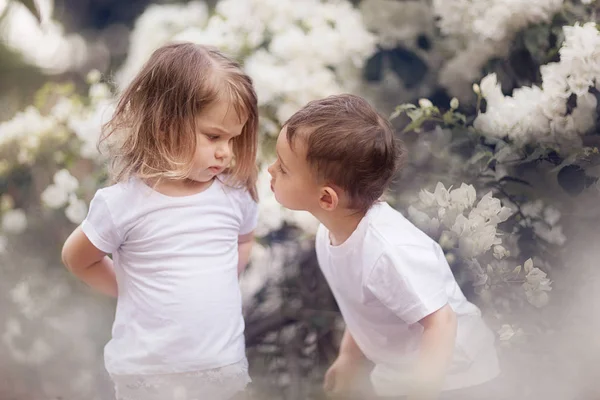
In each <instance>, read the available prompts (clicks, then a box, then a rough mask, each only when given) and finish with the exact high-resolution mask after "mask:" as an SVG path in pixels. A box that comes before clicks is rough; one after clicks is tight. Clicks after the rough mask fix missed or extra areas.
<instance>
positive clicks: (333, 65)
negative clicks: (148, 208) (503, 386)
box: [0, 0, 600, 398]
mask: <svg viewBox="0 0 600 400" xmlns="http://www.w3.org/2000/svg"><path fill="white" fill-rule="evenodd" d="M590 3H592V2H591V1H568V0H536V1H533V2H531V1H528V2H526V1H523V0H511V1H499V0H487V1H479V2H472V1H466V0H454V1H437V0H434V1H433V2H432V4H429V3H428V2H423V1H418V0H409V1H403V2H398V1H394V0H363V1H361V2H360V4H359V6H358V8H355V7H354V6H353V5H352V4H351V2H349V1H345V0H344V1H342V0H339V1H326V0H307V1H305V2H304V3H303V7H299V6H298V5H297V4H296V2H293V1H292V0H262V1H259V0H221V1H219V2H218V3H217V4H216V7H215V8H214V10H209V8H208V6H207V5H206V4H205V3H204V2H200V1H192V2H188V3H185V4H179V3H174V4H161V5H152V6H150V7H148V9H147V10H146V11H145V12H144V13H143V14H142V15H141V16H139V18H138V19H137V22H136V24H135V27H134V29H133V31H132V33H131V37H130V49H129V53H128V56H127V59H126V60H125V62H124V63H123V65H122V66H121V67H120V69H119V70H118V71H117V72H116V74H115V83H116V88H114V87H113V86H112V85H111V84H108V83H107V82H106V81H103V77H102V76H101V74H100V73H98V72H92V73H90V75H89V76H88V84H87V86H85V87H86V89H85V90H84V93H80V92H79V91H77V90H76V89H75V87H74V86H72V85H57V84H48V85H46V86H45V87H44V88H42V89H41V90H40V91H39V93H38V94H37V96H36V101H35V104H33V105H31V106H29V107H26V108H25V109H24V110H23V111H21V112H20V113H17V114H16V115H15V116H14V117H13V118H12V119H11V120H9V121H5V122H3V123H1V124H0V196H1V197H0V218H1V219H0V221H1V222H0V253H1V252H2V250H6V249H8V248H9V246H10V244H11V242H12V241H13V240H14V238H16V237H17V235H19V234H21V233H27V232H30V231H35V229H36V228H37V227H38V226H39V225H38V224H39V222H36V220H37V219H41V220H42V221H43V222H44V223H46V224H48V223H50V224H51V225H52V226H55V224H56V226H67V227H68V229H67V230H70V229H72V227H73V226H74V225H75V224H78V223H80V222H81V221H82V219H83V218H84V217H85V215H86V212H87V206H86V204H87V201H89V199H90V198H91V196H92V194H93V193H94V192H95V191H96V190H97V188H98V187H100V186H102V185H104V184H105V180H106V176H105V171H104V169H103V168H102V164H103V160H102V158H101V156H100V155H99V154H98V152H97V149H96V143H97V140H98V137H99V134H100V127H101V125H102V122H103V121H106V120H108V118H110V116H111V113H112V110H113V106H114V100H115V93H116V92H118V90H119V89H120V88H123V87H124V86H125V85H126V84H127V83H128V82H129V81H130V79H131V78H132V77H133V75H135V73H136V71H137V70H138V69H139V68H140V66H141V65H142V64H143V63H144V62H145V61H146V59H147V58H148V57H149V56H150V54H151V53H152V51H153V50H154V49H156V48H157V47H159V46H160V45H162V44H164V43H166V42H167V41H170V40H190V41H194V42H198V43H204V44H212V45H215V46H217V47H219V48H221V49H222V50H224V51H225V52H227V53H229V54H230V55H231V56H232V57H234V58H236V59H238V60H239V61H240V62H241V63H242V65H243V67H244V68H245V70H246V71H247V72H248V73H249V74H250V75H251V77H252V78H253V80H254V82H255V85H256V89H257V92H258V98H259V101H260V117H261V144H262V147H261V151H260V157H259V163H260V166H261V171H260V175H259V185H258V186H259V195H260V198H261V202H260V213H261V216H260V225H259V227H258V230H257V233H258V236H259V242H260V243H259V244H258V245H257V246H256V247H255V252H254V254H253V258H252V266H251V268H250V269H249V270H248V271H247V273H246V275H245V277H244V279H243V281H242V287H243V289H244V296H245V304H246V307H247V309H246V310H245V312H246V316H247V321H248V329H247V335H248V338H247V342H248V343H249V346H250V347H251V350H250V351H251V352H252V354H253V355H254V356H257V357H262V358H263V359H264V360H266V361H265V363H264V365H263V367H264V368H263V370H262V372H264V373H265V374H266V373H269V374H270V373H272V372H276V373H277V374H278V375H273V376H275V378H273V380H274V382H271V383H272V384H273V385H275V386H279V387H286V388H290V387H293V388H294V390H295V391H297V392H298V393H303V394H302V395H300V394H298V396H300V397H298V398H310V396H311V395H310V394H309V393H307V392H306V391H303V390H304V389H301V386H302V385H301V384H300V383H299V381H298V374H299V373H300V372H298V371H303V372H302V373H303V374H309V375H310V374H312V375H314V377H313V378H314V380H315V381H316V380H318V379H320V378H321V377H322V374H321V372H322V371H318V368H315V366H316V365H327V364H328V363H329V361H330V358H331V357H332V354H329V353H328V351H327V348H328V347H327V346H330V345H331V346H335V343H337V341H338V339H339V336H338V334H339V332H340V331H341V328H342V326H341V325H340V324H339V321H340V319H339V317H338V314H337V313H336V312H335V303H334V301H333V299H332V297H331V294H330V293H329V292H328V290H327V287H326V285H325V283H324V280H323V277H322V276H321V275H320V273H319V271H318V269H317V268H316V260H315V259H314V251H313V248H312V244H311V240H312V235H313V233H314V231H315V228H316V226H317V224H316V221H315V219H314V218H312V217H311V216H310V215H309V214H307V213H299V212H291V211H289V210H284V209H282V208H281V207H280V206H279V205H278V204H277V202H276V201H275V199H274V197H273V195H272V193H271V191H270V189H269V175H268V172H267V171H266V166H267V164H268V163H269V161H270V159H271V158H272V157H273V145H274V136H275V135H276V134H277V132H278V131H279V128H280V126H281V123H282V122H283V121H284V120H286V119H287V118H288V117H289V116H290V114H291V113H293V112H294V111H295V110H296V109H298V108H299V107H301V106H303V105H304V104H305V103H306V102H308V101H310V100H313V99H316V98H320V97H324V96H327V95H330V94H333V93H339V92H356V93H358V94H362V95H364V96H366V97H368V98H369V99H371V100H372V101H374V102H376V103H377V104H383V107H382V108H383V109H385V108H393V107H392V103H393V104H394V105H395V104H398V103H406V104H402V105H401V106H399V107H398V108H397V109H396V112H395V113H394V114H393V115H392V117H393V118H398V120H397V121H395V122H398V124H400V125H403V130H402V138H403V139H404V141H405V142H406V143H407V145H408V148H409V151H408V163H407V165H406V167H405V170H404V173H403V174H402V176H401V177H400V178H399V179H398V181H397V182H396V184H395V187H394V189H395V191H393V193H392V195H391V196H390V197H389V200H390V202H391V203H392V204H393V205H395V206H396V207H398V208H399V209H401V210H402V211H405V214H406V215H407V217H408V218H409V219H410V220H411V221H412V222H413V223H414V224H415V225H417V226H418V227H419V228H421V229H422V230H423V231H425V232H426V233H427V234H428V235H430V236H431V237H432V238H433V239H435V240H436V241H438V242H439V244H440V245H441V247H442V248H443V249H444V251H445V254H446V257H447V260H448V262H449V264H450V265H451V266H452V268H453V271H454V273H455V276H456V277H457V280H458V281H459V283H460V284H461V287H462V288H463V289H464V291H465V293H466V294H467V295H468V296H469V297H470V298H471V299H473V300H474V301H476V302H477V303H478V304H481V305H483V306H484V308H485V310H486V316H488V317H489V318H490V319H491V320H492V322H493V325H494V326H495V327H496V328H497V330H498V334H499V337H500V339H501V340H503V341H509V340H512V339H514V338H516V337H521V336H523V335H522V334H523V333H524V334H527V333H528V330H527V329H528V328H525V327H523V328H520V326H521V325H523V324H520V322H522V321H519V316H518V315H516V313H515V312H514V310H517V309H519V310H523V309H527V310H529V312H531V313H535V312H539V310H538V309H540V308H542V307H545V306H547V305H549V304H552V299H553V298H554V295H553V296H552V298H551V297H550V292H551V290H552V288H553V279H554V271H556V270H557V269H558V268H560V266H561V252H562V249H563V248H564V247H566V246H568V245H569V232H570V231H569V223H570V222H571V221H570V220H569V218H565V216H564V215H566V214H567V213H565V210H568V209H569V207H570V205H571V204H572V203H571V202H570V200H571V199H572V198H573V196H579V197H578V198H580V197H582V196H588V197H589V198H590V200H589V204H590V207H589V208H590V210H589V211H590V212H591V210H593V209H594V207H596V209H597V195H598V193H600V191H599V190H598V189H599V188H600V184H598V177H599V176H600V171H599V170H598V165H599V164H600V163H599V157H598V154H599V151H598V148H597V144H598V143H599V142H598V134H597V132H596V130H597V118H598V115H597V107H598V101H597V99H598V93H599V92H598V91H599V90H600V86H598V81H599V79H600V76H598V75H599V74H600V70H599V67H598V65H600V60H598V54H600V51H599V49H600V39H599V38H600V34H599V32H598V29H597V27H596V25H594V24H593V23H591V22H590V23H587V22H586V21H588V20H590V16H591V15H592V14H593V7H591V6H590V5H589V4H590ZM576 21H581V23H575V22H576ZM400 22H401V23H400ZM517 65H518V66H523V68H522V69H519V68H517V67H516V66H517ZM425 70H427V71H426V72H424V71H425ZM390 71H391V73H390ZM482 76H485V77H484V78H483V79H482V80H480V78H481V77H482ZM363 78H366V79H363ZM365 81H366V82H365ZM377 81H378V82H379V84H376V83H375V82H377ZM474 84H475V85H474ZM440 93H441V94H440ZM448 95H449V96H448ZM451 96H454V97H451ZM421 97H431V98H430V99H427V98H422V99H421V100H418V101H415V99H418V98H421ZM411 102H412V103H415V104H412V103H411ZM462 182H464V183H462ZM50 224H49V225H50ZM56 230H57V231H59V229H58V228H56ZM15 242H16V241H15ZM557 286H558V285H556V286H555V290H557V289H556V287H557ZM22 287H23V285H21V286H18V288H21V289H18V288H17V289H15V292H14V293H16V294H14V296H13V295H11V296H13V297H14V298H16V299H21V300H19V302H20V303H19V304H21V303H22V299H23V298H25V297H27V296H25V295H23V294H22V293H24V289H22ZM11 293H13V292H11ZM15 296H16V297H15ZM14 298H12V300H11V301H14V302H15V304H16V303H17V300H14ZM22 314H23V315H24V316H25V317H27V316H26V315H25V313H22ZM25 317H24V318H25ZM15 321H16V322H15ZM9 325H10V326H7V327H6V329H7V330H8V331H10V332H9V333H10V335H12V336H10V339H11V343H12V342H15V341H17V339H18V338H19V337H20V335H21V333H22V332H21V328H20V325H19V321H18V319H17V318H16V317H15V318H13V319H11V322H10V324H9ZM324 343H325V344H324ZM283 348H285V349H287V350H286V351H283V350H282V349H283ZM44 349H46V347H44ZM290 349H291V350H290ZM44 351H45V350H44ZM15 354H17V356H18V357H21V356H20V355H19V354H21V353H15ZM18 357H17V358H18ZM22 358H23V357H21V359H22ZM30 359H32V360H33V359H35V357H33V356H31V357H30ZM46 359H50V358H49V356H48V357H46ZM32 362H33V361H32ZM282 371H283V372H282ZM294 374H295V375H294ZM302 396H304V397H302Z"/></svg>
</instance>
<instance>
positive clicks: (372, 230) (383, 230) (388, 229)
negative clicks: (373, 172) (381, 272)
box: [365, 202, 433, 251]
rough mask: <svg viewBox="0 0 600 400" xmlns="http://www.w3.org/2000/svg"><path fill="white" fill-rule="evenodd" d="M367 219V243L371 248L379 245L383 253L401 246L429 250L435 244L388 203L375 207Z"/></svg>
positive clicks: (380, 203)
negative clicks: (426, 248)
mask: <svg viewBox="0 0 600 400" xmlns="http://www.w3.org/2000/svg"><path fill="white" fill-rule="evenodd" d="M365 218H367V227H366V231H365V242H370V245H371V246H372V245H379V246H380V248H381V250H382V251H383V250H393V249H395V248H397V247H400V246H402V247H403V246H417V247H428V248H429V247H430V246H431V244H432V242H433V239H431V238H430V237H429V236H427V234H426V233H425V232H423V231H422V230H420V229H419V228H417V227H416V226H415V225H414V224H413V223H412V222H410V221H409V220H408V219H407V218H406V217H405V216H404V215H403V214H402V213H401V212H400V211H398V210H396V209H394V208H393V207H392V206H390V205H389V204H388V203H386V202H379V203H376V204H375V205H373V207H372V208H371V210H370V211H369V212H368V213H367V215H366V217H365Z"/></svg>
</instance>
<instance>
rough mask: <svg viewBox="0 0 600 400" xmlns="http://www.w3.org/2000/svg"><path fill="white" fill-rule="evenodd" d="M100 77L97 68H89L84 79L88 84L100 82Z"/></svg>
mask: <svg viewBox="0 0 600 400" xmlns="http://www.w3.org/2000/svg"><path fill="white" fill-rule="evenodd" d="M100 79H102V74H101V73H100V71H98V70H97V69H92V70H90V72H88V73H87V75H86V76H85V80H86V81H87V83H89V84H90V85H92V84H94V83H98V82H100Z"/></svg>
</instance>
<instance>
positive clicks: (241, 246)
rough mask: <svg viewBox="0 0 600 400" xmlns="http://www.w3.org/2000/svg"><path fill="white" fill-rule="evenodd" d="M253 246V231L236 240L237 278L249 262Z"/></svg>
mask: <svg viewBox="0 0 600 400" xmlns="http://www.w3.org/2000/svg"><path fill="white" fill-rule="evenodd" d="M253 244H254V231H252V232H250V233H247V234H245V235H240V236H239V238H238V276H240V275H241V274H242V272H244V270H245V269H246V266H247V265H248V262H249V261H250V253H251V252H252V245H253Z"/></svg>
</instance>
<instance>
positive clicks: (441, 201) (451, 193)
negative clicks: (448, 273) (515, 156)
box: [408, 182, 512, 259]
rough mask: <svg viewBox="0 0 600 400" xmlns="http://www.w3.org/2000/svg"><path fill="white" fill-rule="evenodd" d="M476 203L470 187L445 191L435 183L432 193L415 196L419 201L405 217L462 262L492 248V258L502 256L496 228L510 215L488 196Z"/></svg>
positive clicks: (472, 189) (473, 189) (441, 185)
mask: <svg viewBox="0 0 600 400" xmlns="http://www.w3.org/2000/svg"><path fill="white" fill-rule="evenodd" d="M476 199H477V194H476V191H475V188H474V187H473V186H472V185H466V184H464V183H463V184H462V185H461V186H460V187H459V188H456V189H451V188H449V189H446V188H445V187H444V185H443V184H442V183H441V182H439V183H438V184H437V186H436V188H435V191H434V192H429V191H427V190H422V191H421V192H420V193H419V201H418V202H416V203H415V204H413V205H411V206H410V207H409V208H408V215H409V217H410V219H411V220H412V221H413V222H414V223H415V225H417V226H418V227H419V228H420V229H422V230H423V231H425V232H426V233H427V234H429V235H430V236H431V237H433V238H434V239H436V240H438V241H439V242H440V245H441V246H442V247H443V248H444V249H445V250H452V249H456V250H457V252H458V254H459V255H460V256H461V257H462V258H464V259H474V258H476V257H479V256H481V255H483V254H484V253H487V252H488V251H489V250H491V249H492V248H493V250H494V253H495V254H503V255H504V252H505V251H504V249H503V248H502V247H501V246H500V245H501V244H502V239H501V238H500V235H499V233H498V232H497V226H498V224H499V223H501V222H504V221H506V220H507V219H508V217H510V216H511V214H512V211H511V210H510V209H509V208H507V207H503V206H502V205H501V203H500V200H498V199H497V198H494V197H493V196H492V193H491V192H490V193H487V194H486V195H485V196H483V197H482V198H481V199H480V200H479V202H478V203H477V204H476V205H475V201H476Z"/></svg>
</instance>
